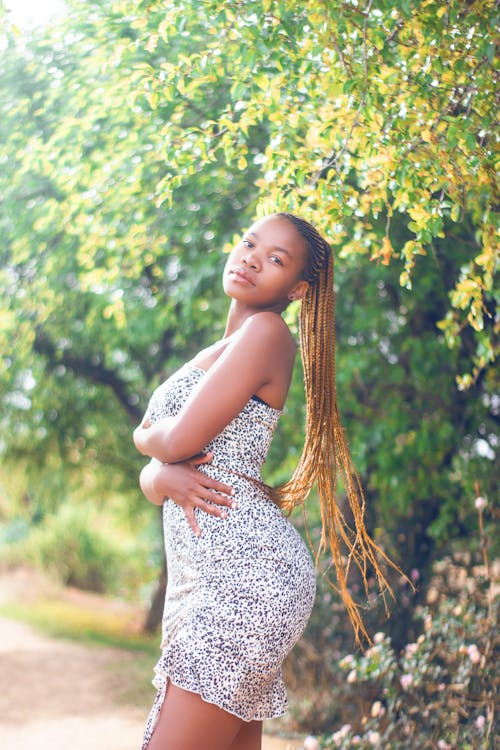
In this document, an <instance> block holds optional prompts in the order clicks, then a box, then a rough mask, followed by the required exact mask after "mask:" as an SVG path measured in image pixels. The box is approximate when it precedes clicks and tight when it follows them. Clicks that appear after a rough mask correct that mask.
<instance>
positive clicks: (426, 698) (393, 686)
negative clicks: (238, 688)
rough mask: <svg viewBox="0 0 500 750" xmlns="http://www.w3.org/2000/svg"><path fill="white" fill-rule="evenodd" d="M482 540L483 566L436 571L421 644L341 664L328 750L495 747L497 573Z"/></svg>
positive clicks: (461, 556) (455, 560)
mask: <svg viewBox="0 0 500 750" xmlns="http://www.w3.org/2000/svg"><path fill="white" fill-rule="evenodd" d="M479 500H480V501H483V499H482V498H479ZM483 502H484V501H483ZM479 513H480V516H481V519H480V520H481V526H482V513H483V510H482V507H481V508H480V509H479ZM481 540H482V544H483V559H482V561H481V564H478V561H477V560H474V558H473V557H472V556H471V555H470V553H468V552H467V553H464V552H461V553H459V552H457V553H455V554H454V555H453V556H452V557H448V558H445V559H444V560H442V561H440V562H439V563H436V564H435V566H434V575H433V579H432V582H431V587H430V589H429V591H428V594H427V604H426V606H424V607H420V608H418V609H417V610H416V613H415V617H416V622H417V623H418V624H419V629H420V631H421V632H420V634H419V635H418V636H417V637H416V639H415V640H414V641H412V642H410V643H408V644H406V646H405V647H404V648H403V649H402V650H401V651H399V650H397V649H395V648H394V646H393V645H392V644H391V639H390V638H389V637H387V635H385V634H384V633H383V632H379V633H377V634H376V635H375V638H374V643H373V645H372V646H371V647H370V648H369V649H368V650H367V651H366V652H365V653H363V654H359V653H358V654H355V655H353V654H349V655H347V656H344V657H343V658H341V659H340V660H337V664H338V667H340V669H341V670H342V671H343V672H344V678H343V680H342V678H341V679H337V685H336V686H335V687H334V688H333V690H332V692H331V693H330V700H331V695H332V694H333V695H335V700H334V703H335V705H334V706H332V711H331V714H330V717H331V716H332V715H333V716H336V721H337V726H338V725H339V724H341V727H340V729H336V730H335V731H334V732H333V733H331V734H329V735H327V736H324V737H323V741H322V743H321V747H323V748H325V750H333V749H334V748H342V749H343V750H347V748H351V747H359V748H364V749H365V750H369V749H370V748H373V747H377V748H380V749H382V748H387V750H393V749H394V750H396V748H397V750H400V749H401V750H404V749H405V748H406V749H407V750H415V748H417V747H418V748H429V749H431V748H432V749H433V750H434V749H435V748H437V750H452V748H456V747H460V748H464V750H466V749H467V748H470V749H471V750H472V749H474V750H477V748H485V749H486V748H490V747H493V732H494V719H495V696H496V695H497V692H498V684H499V680H500V674H499V673H498V658H497V657H498V654H497V647H498V643H497V640H496V633H497V610H496V605H497V604H498V580H499V574H500V569H499V565H498V561H497V562H495V563H494V564H490V562H489V557H488V555H487V554H486V543H487V540H486V538H485V536H484V533H483V534H482V535H481ZM338 667H337V668H338ZM339 705H340V709H339ZM309 726H310V725H309Z"/></svg>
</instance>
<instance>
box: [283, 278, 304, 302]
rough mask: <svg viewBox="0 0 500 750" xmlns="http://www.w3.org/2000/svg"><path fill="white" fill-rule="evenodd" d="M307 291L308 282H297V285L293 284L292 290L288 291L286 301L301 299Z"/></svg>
mask: <svg viewBox="0 0 500 750" xmlns="http://www.w3.org/2000/svg"><path fill="white" fill-rule="evenodd" d="M308 289H309V282H308V281H305V280H304V279H302V280H301V281H299V282H298V284H295V286H294V287H293V289H290V291H289V293H288V299H289V300H290V301H292V300H294V299H302V298H303V297H304V296H305V294H306V292H307V290H308Z"/></svg>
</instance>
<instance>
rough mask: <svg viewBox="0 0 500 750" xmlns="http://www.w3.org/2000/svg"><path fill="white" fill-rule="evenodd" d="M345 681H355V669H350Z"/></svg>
mask: <svg viewBox="0 0 500 750" xmlns="http://www.w3.org/2000/svg"><path fill="white" fill-rule="evenodd" d="M347 682H349V683H352V682H356V670H355V669H351V671H350V672H349V674H348V675H347Z"/></svg>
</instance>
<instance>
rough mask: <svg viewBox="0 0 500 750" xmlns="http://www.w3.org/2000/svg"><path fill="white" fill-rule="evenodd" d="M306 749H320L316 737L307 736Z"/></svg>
mask: <svg viewBox="0 0 500 750" xmlns="http://www.w3.org/2000/svg"><path fill="white" fill-rule="evenodd" d="M304 750H319V742H318V740H317V739H316V737H306V738H305V740H304Z"/></svg>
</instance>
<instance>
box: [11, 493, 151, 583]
mask: <svg viewBox="0 0 500 750" xmlns="http://www.w3.org/2000/svg"><path fill="white" fill-rule="evenodd" d="M1 557H2V560H3V562H4V563H7V564H14V565H15V564H20V563H22V564H26V563H28V564H32V565H34V566H35V567H37V568H39V569H41V570H43V571H45V572H48V573H49V574H51V575H54V576H55V577H56V578H57V579H58V580H60V581H61V582H62V583H63V584H66V585H70V586H76V587H77V588H81V589H85V590H88V591H96V592H100V593H102V592H111V593H124V592H126V593H131V592H133V591H134V590H136V589H137V587H138V586H139V585H140V584H141V583H142V582H144V580H145V579H146V578H147V576H146V575H145V573H144V568H145V557H146V556H145V554H144V552H143V551H142V550H139V549H137V547H136V548H135V549H133V550H132V549H131V545H130V543H128V544H125V543H123V542H120V541H119V540H118V535H117V532H116V530H113V529H112V528H110V527H107V523H106V520H105V518H104V517H103V516H102V514H99V512H98V511H97V510H96V509H90V510H89V509H88V508H87V507H83V506H82V505H71V504H67V505H63V506H61V507H60V508H59V510H58V512H57V513H56V514H55V515H51V516H46V517H45V518H44V519H43V521H42V523H40V524H39V525H37V526H34V527H32V528H31V532H30V533H29V535H28V536H27V537H25V538H21V539H20V540H19V541H17V543H12V544H8V545H6V546H4V547H3V550H2V555H1Z"/></svg>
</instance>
